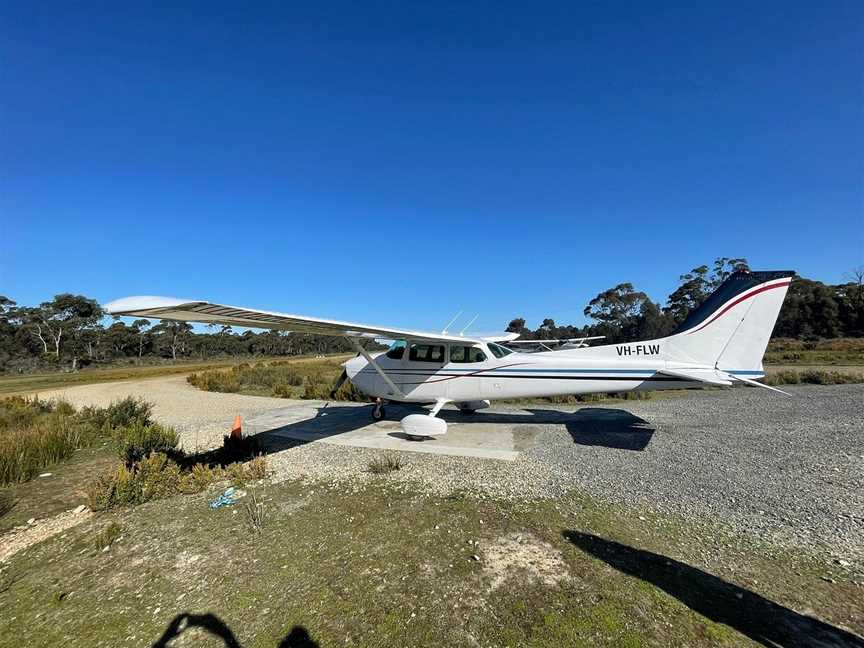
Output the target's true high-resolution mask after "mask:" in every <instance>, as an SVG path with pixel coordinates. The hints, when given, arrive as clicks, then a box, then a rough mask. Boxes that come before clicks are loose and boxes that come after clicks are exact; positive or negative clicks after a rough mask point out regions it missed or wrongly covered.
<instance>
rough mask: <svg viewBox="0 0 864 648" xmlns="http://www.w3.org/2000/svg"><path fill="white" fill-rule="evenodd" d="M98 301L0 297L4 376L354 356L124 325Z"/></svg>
mask: <svg viewBox="0 0 864 648" xmlns="http://www.w3.org/2000/svg"><path fill="white" fill-rule="evenodd" d="M106 318H107V315H106V313H105V311H104V310H103V309H102V307H101V306H100V305H99V304H98V303H97V302H96V301H95V300H93V299H90V298H88V297H85V296H83V295H72V294H68V293H64V294H62V295H56V296H55V297H54V298H53V299H52V300H50V301H46V302H43V303H41V304H39V305H38V306H20V305H18V304H16V303H15V302H14V301H12V300H11V299H9V298H8V297H3V296H0V371H6V372H8V371H29V370H33V369H48V368H51V367H52V366H56V367H58V368H64V369H67V368H69V369H72V370H73V371H74V370H76V369H78V368H79V367H82V366H87V365H91V364H104V363H111V362H117V361H121V360H134V361H139V362H143V361H145V360H152V359H154V358H156V359H168V360H177V359H208V358H217V357H229V356H230V357H242V356H256V355H257V356H291V355H303V354H313V355H317V354H320V355H324V354H328V353H342V352H348V351H350V350H352V347H351V345H350V344H349V343H348V342H347V341H346V340H345V339H343V338H334V337H331V336H323V335H311V334H304V333H288V332H284V331H263V332H254V331H244V332H242V333H239V332H235V331H234V330H233V329H232V328H231V327H230V326H218V325H211V326H208V327H207V329H208V332H206V333H198V332H196V331H195V330H194V329H193V328H192V326H191V325H190V324H189V323H187V322H175V321H171V320H161V321H159V322H153V321H151V320H147V319H138V320H135V321H133V322H132V323H131V324H126V323H125V322H123V321H121V320H120V319H119V318H114V319H113V320H112V321H110V323H107V324H106V323H105V319H106Z"/></svg>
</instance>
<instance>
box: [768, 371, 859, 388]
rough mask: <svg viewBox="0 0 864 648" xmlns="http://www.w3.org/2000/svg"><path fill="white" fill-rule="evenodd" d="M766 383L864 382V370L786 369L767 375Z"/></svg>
mask: <svg viewBox="0 0 864 648" xmlns="http://www.w3.org/2000/svg"><path fill="white" fill-rule="evenodd" d="M764 382H765V384H766V385H851V384H857V383H864V372H861V373H855V372H850V371H825V370H822V369H804V370H800V369H784V370H782V371H775V372H772V373H769V374H767V375H766V376H765V379H764Z"/></svg>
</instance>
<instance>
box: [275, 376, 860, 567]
mask: <svg viewBox="0 0 864 648" xmlns="http://www.w3.org/2000/svg"><path fill="white" fill-rule="evenodd" d="M789 391H790V392H791V393H792V394H793V397H792V398H786V397H783V396H780V395H778V394H773V393H771V392H767V391H764V390H756V389H752V388H737V389H734V390H723V391H720V390H718V391H705V392H693V393H690V394H687V395H686V396H683V397H680V398H668V399H666V398H663V399H659V398H658V399H656V400H650V401H633V402H627V403H622V404H620V405H611V406H610V405H594V406H589V407H583V408H581V409H580V410H578V411H576V412H572V413H571V414H569V415H564V416H561V420H562V422H563V421H569V422H567V423H564V424H561V423H544V424H539V425H537V426H531V427H533V428H534V429H533V431H534V432H535V433H536V437H535V442H536V443H535V445H534V447H532V448H529V449H526V450H525V451H523V452H522V454H521V456H520V458H519V459H517V460H516V461H515V462H504V461H494V460H482V459H473V458H471V459H469V458H460V457H444V456H434V455H421V454H415V453H411V454H406V455H405V459H406V461H407V466H406V467H405V468H403V469H402V470H400V471H399V472H398V473H393V474H391V475H389V476H388V479H392V480H394V481H401V482H403V483H405V485H406V487H410V488H422V489H424V490H427V489H428V490H430V491H432V492H435V493H439V494H447V493H450V492H453V491H469V492H473V493H475V494H477V495H480V496H485V497H492V498H507V499H529V498H535V497H536V498H545V497H557V496H560V495H563V494H565V493H567V492H569V491H575V492H577V493H585V494H588V495H590V496H591V497H593V498H596V499H599V500H600V501H606V502H609V503H612V504H615V505H621V506H624V507H626V508H628V509H631V510H633V511H634V512H636V513H638V514H639V515H645V516H652V517H655V518H660V519H669V520H674V519H676V518H679V519H686V520H688V521H697V522H705V523H708V524H709V525H710V526H711V527H712V528H715V529H718V530H720V531H722V532H724V535H727V536H728V537H730V538H733V539H734V538H738V537H740V538H741V539H742V541H757V542H764V543H765V544H768V545H772V546H780V547H793V548H794V547H800V548H806V549H807V550H808V551H811V552H815V553H817V554H820V555H822V556H825V557H829V558H831V559H834V560H838V561H843V562H844V563H845V562H846V561H849V562H851V563H853V564H854V566H855V567H856V569H857V570H859V571H860V570H861V569H864V424H862V414H864V386H862V385H843V386H831V387H817V386H806V387H803V386H802V387H791V388H789ZM487 411H488V410H487ZM497 411H498V412H505V410H502V409H498V410H497ZM552 416H553V417H554V416H555V415H554V414H553V415H552ZM538 418H542V416H539V417H538ZM526 427H527V426H526ZM646 442H647V445H644V444H645V443H646ZM641 445H644V449H642V450H641V451H640V450H635V449H633V448H638V447H640V446H641ZM627 448H629V449H627ZM378 454H380V452H377V451H374V450H364V449H360V448H344V447H334V446H328V445H325V444H307V445H303V446H299V447H296V448H292V449H291V450H288V451H284V452H280V453H278V454H276V455H273V457H272V458H271V466H272V467H273V468H274V469H275V471H276V473H277V478H280V477H281V478H293V477H302V476H307V477H311V478H316V479H328V480H332V481H343V480H349V481H350V480H357V479H374V478H375V477H372V476H370V475H369V474H368V473H365V472H364V471H365V469H366V464H367V462H368V461H369V459H370V458H371V457H374V456H376V455H378Z"/></svg>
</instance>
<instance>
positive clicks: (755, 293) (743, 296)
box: [687, 279, 792, 335]
mask: <svg viewBox="0 0 864 648" xmlns="http://www.w3.org/2000/svg"><path fill="white" fill-rule="evenodd" d="M791 283H792V280H791V279H790V280H789V281H784V282H783V283H776V284H771V285H770V286H762V287H761V288H756V289H755V290H751V291H750V292H749V293H746V294H744V295H741V296H740V297H739V298H738V299H736V300H735V301H734V302H732V303H731V304H729V305H728V306H727V307H726V308H724V309H723V310H721V311H720V312H719V313H717V314H716V315H715V316H714V317H712V318H711V319H710V320H708V321H707V322H705V323H704V324H703V325H702V326H700V327H699V328H695V329H693V330H692V331H690V332H689V333H687V335H690V334H691V333H695V332H696V331H701V330H702V329H703V328H705V327H706V326H708V325H709V324H710V323H711V322H713V321H714V320H716V319H718V318H719V317H720V316H721V315H723V313H725V312H726V311H728V310H729V309H731V308H734V307H735V306H737V305H738V304H740V303H741V302H742V301H744V300H745V299H750V298H751V297H755V296H756V295H758V294H759V293H762V292H765V291H766V290H771V289H773V288H783V287H784V286H788V285H789V284H791Z"/></svg>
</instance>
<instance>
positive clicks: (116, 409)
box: [81, 396, 153, 430]
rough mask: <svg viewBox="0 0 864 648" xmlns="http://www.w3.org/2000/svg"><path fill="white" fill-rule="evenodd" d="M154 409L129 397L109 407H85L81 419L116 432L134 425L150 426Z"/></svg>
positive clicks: (139, 400)
mask: <svg viewBox="0 0 864 648" xmlns="http://www.w3.org/2000/svg"><path fill="white" fill-rule="evenodd" d="M152 408H153V407H152V405H150V403H147V402H145V401H143V400H141V399H138V398H134V397H132V396H127V397H126V398H123V399H121V400H118V401H114V402H113V403H111V404H110V405H109V406H108V407H104V408H95V407H85V408H84V409H82V410H81V418H82V419H83V420H85V421H88V422H90V423H92V424H93V425H95V426H97V427H99V428H103V429H107V430H116V429H118V428H123V427H127V426H130V425H132V424H133V423H140V424H143V425H149V424H150V422H151V417H150V415H151V411H152Z"/></svg>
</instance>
